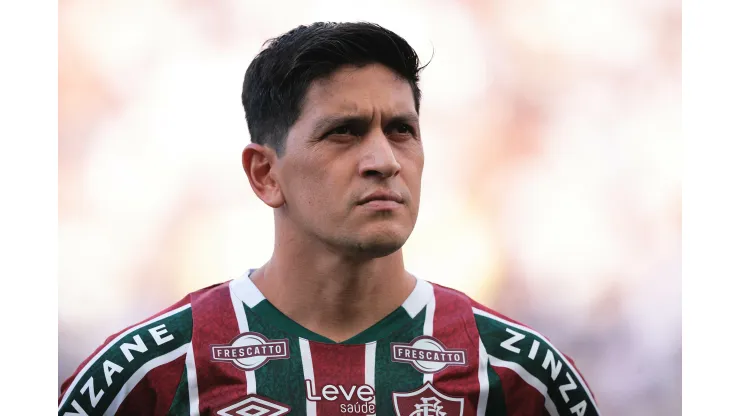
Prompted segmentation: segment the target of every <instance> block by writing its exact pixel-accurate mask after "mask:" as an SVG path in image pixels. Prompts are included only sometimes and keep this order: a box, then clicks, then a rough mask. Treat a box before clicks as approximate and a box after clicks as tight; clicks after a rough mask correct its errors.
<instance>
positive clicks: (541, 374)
mask: <svg viewBox="0 0 740 416" xmlns="http://www.w3.org/2000/svg"><path fill="white" fill-rule="evenodd" d="M475 320H476V323H477V326H478V331H479V332H480V336H481V340H483V345H484V346H485V347H486V350H487V351H488V354H490V355H492V356H494V357H496V358H498V359H500V360H504V361H510V362H514V363H517V364H519V365H520V366H522V367H523V368H524V369H525V370H526V371H527V372H529V373H530V374H532V376H534V377H535V378H537V379H538V380H540V381H541V382H542V383H543V384H544V385H545V386H547V393H548V396H549V397H550V399H552V401H553V402H554V403H555V407H556V408H557V410H558V412H559V413H561V414H571V413H573V414H579V415H587V416H590V415H597V414H598V413H597V410H596V407H595V405H594V403H592V402H591V399H590V398H589V397H588V394H587V393H586V390H585V389H584V386H583V385H582V384H581V383H580V382H579V381H578V378H577V377H576V374H575V373H574V372H573V371H572V370H571V369H570V367H569V366H568V362H567V361H566V359H565V357H563V356H561V355H560V354H559V353H558V352H557V351H555V350H554V349H552V348H550V347H549V346H548V345H547V342H546V341H545V340H544V339H543V338H542V337H540V336H538V335H536V334H533V333H531V332H529V331H524V330H522V329H519V328H516V327H514V326H511V325H507V324H505V323H503V322H500V321H498V320H495V319H491V318H488V317H485V316H481V315H478V314H475ZM507 328H508V329H509V330H511V331H514V332H516V333H518V334H521V335H524V338H523V339H521V340H520V341H517V342H516V343H514V344H513V345H512V346H511V347H512V348H519V349H520V351H519V352H514V351H510V350H509V349H507V348H504V347H503V346H502V345H501V344H502V343H506V342H507V341H509V340H510V339H512V337H513V334H511V333H510V332H508V331H507V330H506V329H507ZM535 340H536V341H538V342H539V344H540V345H539V347H538V350H537V352H536V355H535V356H534V358H531V359H530V358H529V354H530V351H531V349H532V346H533V344H534V341H535ZM548 355H549V356H550V357H551V358H553V362H554V364H555V365H556V366H557V363H560V371H559V373H557V374H556V377H555V378H554V379H553V378H552V367H551V366H550V363H549V362H548V366H547V368H543V365H544V362H545V358H546V357H547V356H548ZM569 377H570V378H569ZM571 380H572V383H573V384H575V386H576V388H575V389H573V390H568V391H566V394H567V396H568V402H567V403H566V401H565V399H564V398H563V395H562V394H561V392H560V387H561V386H567V385H569V384H571ZM578 406H580V407H578ZM581 409H584V410H585V411H583V412H582V411H580V410H581Z"/></svg>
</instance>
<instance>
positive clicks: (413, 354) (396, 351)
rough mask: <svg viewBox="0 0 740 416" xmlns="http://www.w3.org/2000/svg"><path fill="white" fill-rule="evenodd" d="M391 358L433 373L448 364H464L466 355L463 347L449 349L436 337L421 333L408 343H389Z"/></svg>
mask: <svg viewBox="0 0 740 416" xmlns="http://www.w3.org/2000/svg"><path fill="white" fill-rule="evenodd" d="M391 350H392V355H391V360H393V361H396V362H401V363H409V364H411V365H413V366H414V368H416V369H417V370H419V371H421V372H422V373H426V374H433V373H437V372H439V371H442V370H444V369H445V368H446V367H447V366H449V365H466V364H467V362H468V361H467V357H466V354H465V350H463V349H449V348H447V347H445V346H444V344H442V342H441V341H439V340H438V339H436V338H433V337H430V336H426V335H422V336H420V337H416V338H414V339H413V341H411V342H410V343H408V344H406V343H402V342H394V343H391Z"/></svg>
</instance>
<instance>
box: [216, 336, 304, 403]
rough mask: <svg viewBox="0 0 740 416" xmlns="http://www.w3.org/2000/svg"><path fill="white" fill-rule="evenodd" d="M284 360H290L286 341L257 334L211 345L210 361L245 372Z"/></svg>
mask: <svg viewBox="0 0 740 416" xmlns="http://www.w3.org/2000/svg"><path fill="white" fill-rule="evenodd" d="M286 358H290V350H289V348H288V340H287V339H267V338H265V336H264V335H262V334H260V333H257V332H245V333H243V334H239V335H238V336H237V337H236V338H234V339H233V340H232V341H231V342H230V343H228V344H217V345H211V360H212V361H224V362H230V363H232V364H234V366H236V367H237V368H239V369H242V370H247V371H250V370H256V369H258V368H260V367H262V366H263V365H265V364H267V362H268V361H270V360H283V359H286ZM245 415H251V414H247V413H245Z"/></svg>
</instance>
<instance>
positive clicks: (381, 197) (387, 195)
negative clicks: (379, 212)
mask: <svg viewBox="0 0 740 416" xmlns="http://www.w3.org/2000/svg"><path fill="white" fill-rule="evenodd" d="M371 201H393V202H397V203H399V204H402V203H403V198H402V197H401V195H399V194H398V193H396V192H392V191H375V192H373V193H371V194H369V195H367V196H365V197H363V198H362V199H360V201H359V202H358V204H359V205H362V204H366V203H368V202H371Z"/></svg>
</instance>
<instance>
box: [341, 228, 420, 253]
mask: <svg viewBox="0 0 740 416" xmlns="http://www.w3.org/2000/svg"><path fill="white" fill-rule="evenodd" d="M409 235H410V233H400V232H392V231H391V230H384V232H375V233H372V235H365V236H364V238H360V239H356V240H355V244H353V246H354V248H355V250H356V252H357V253H356V254H357V255H360V256H367V257H370V258H378V257H385V256H389V255H391V254H393V253H395V252H396V251H398V250H400V249H401V247H403V245H404V244H406V240H408V238H409Z"/></svg>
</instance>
